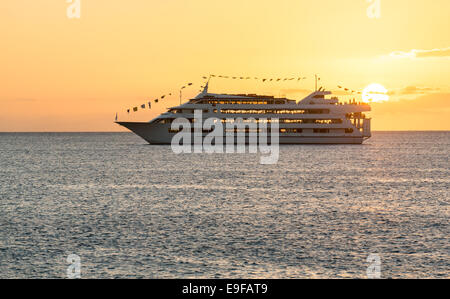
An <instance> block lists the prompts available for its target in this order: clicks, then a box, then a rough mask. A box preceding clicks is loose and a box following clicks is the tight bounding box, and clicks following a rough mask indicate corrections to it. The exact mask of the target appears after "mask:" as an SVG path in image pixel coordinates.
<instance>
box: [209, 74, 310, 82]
mask: <svg viewBox="0 0 450 299" xmlns="http://www.w3.org/2000/svg"><path fill="white" fill-rule="evenodd" d="M209 78H222V79H232V80H258V81H262V82H270V81H275V82H279V81H293V80H297V81H300V80H305V79H306V77H291V78H267V77H248V76H247V77H245V76H224V75H209V77H208V76H203V79H209Z"/></svg>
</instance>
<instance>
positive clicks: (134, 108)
mask: <svg viewBox="0 0 450 299" xmlns="http://www.w3.org/2000/svg"><path fill="white" fill-rule="evenodd" d="M203 78H204V79H207V77H203ZM192 85H193V83H187V84H185V85H184V86H183V87H182V89H184V88H187V87H188V86H192ZM172 94H174V93H173V92H170V93H168V94H165V95H162V96H160V97H159V98H157V99H154V100H153V102H154V103H158V102H160V101H162V100H164V99H165V98H166V97H170V96H172ZM147 104H148V109H151V108H152V102H151V101H150V102H148V103H147ZM147 104H142V105H139V106H136V107H133V108H131V109H127V113H130V112H131V110H133V112H137V111H138V110H139V108H140V109H145V107H146V106H147Z"/></svg>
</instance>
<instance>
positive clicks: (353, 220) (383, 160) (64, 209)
mask: <svg viewBox="0 0 450 299" xmlns="http://www.w3.org/2000/svg"><path fill="white" fill-rule="evenodd" d="M280 151H281V152H280V159H279V163H278V164H276V165H260V164H259V158H258V156H257V155H252V154H234V155H233V154H228V155H219V154H215V155H207V154H182V155H175V154H173V153H172V151H171V149H170V147H169V146H151V145H147V144H145V142H144V141H142V140H141V139H139V138H138V137H136V136H134V135H133V134H131V133H110V134H108V133H104V134H97V133H79V134H78V133H68V134H65V133H48V134H0V173H1V176H0V227H1V231H0V278H64V277H66V271H67V267H68V266H69V265H70V263H68V262H67V256H68V255H70V254H76V255H78V256H79V257H80V260H81V276H82V278H115V277H120V278H317V277H331V278H336V277H361V278H364V277H366V270H367V267H368V266H369V263H368V262H367V260H366V259H367V257H368V256H369V255H370V254H378V255H379V257H380V262H381V277H383V278H433V277H437V278H444V277H445V278H449V277H450V242H449V235H450V224H449V216H450V209H449V203H450V199H449V188H450V170H449V153H450V132H407V133H406V132H404V133H384V132H375V133H374V137H373V138H372V139H370V140H369V141H368V142H367V143H365V144H364V145H338V146H327V145H322V146H313V145H307V146H306V145H305V146H301V145H300V146H281V149H280Z"/></svg>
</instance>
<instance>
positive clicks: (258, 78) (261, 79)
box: [199, 75, 306, 92]
mask: <svg viewBox="0 0 450 299" xmlns="http://www.w3.org/2000/svg"><path fill="white" fill-rule="evenodd" d="M202 78H203V79H205V80H210V79H211V78H221V79H230V80H256V81H261V82H263V83H265V82H280V81H294V80H295V81H296V82H298V81H301V80H305V79H306V77H290V78H270V77H251V76H226V75H209V76H203V77H202ZM204 87H205V86H200V88H204ZM199 91H200V92H201V91H202V90H201V89H200V90H199Z"/></svg>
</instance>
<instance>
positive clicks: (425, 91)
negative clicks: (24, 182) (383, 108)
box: [388, 86, 440, 95]
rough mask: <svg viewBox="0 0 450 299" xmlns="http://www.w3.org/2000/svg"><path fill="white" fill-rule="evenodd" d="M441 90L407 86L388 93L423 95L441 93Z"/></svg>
mask: <svg viewBox="0 0 450 299" xmlns="http://www.w3.org/2000/svg"><path fill="white" fill-rule="evenodd" d="M439 91H440V89H439V88H432V87H419V86H407V87H404V88H398V89H392V90H390V91H389V92H388V94H389V95H421V94H430V93H436V92H439Z"/></svg>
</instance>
